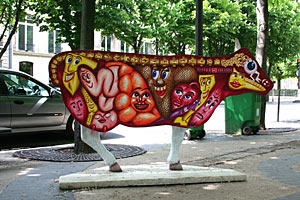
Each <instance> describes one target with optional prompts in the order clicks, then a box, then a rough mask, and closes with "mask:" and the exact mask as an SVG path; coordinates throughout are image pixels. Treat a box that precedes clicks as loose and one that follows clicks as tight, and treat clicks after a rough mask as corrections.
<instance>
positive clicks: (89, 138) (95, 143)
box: [80, 125, 122, 172]
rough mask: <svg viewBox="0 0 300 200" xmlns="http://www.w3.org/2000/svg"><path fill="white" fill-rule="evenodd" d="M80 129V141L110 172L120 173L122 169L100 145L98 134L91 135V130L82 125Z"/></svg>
mask: <svg viewBox="0 0 300 200" xmlns="http://www.w3.org/2000/svg"><path fill="white" fill-rule="evenodd" d="M80 127H81V139H82V141H83V142H84V143H86V144H87V145H89V146H90V147H92V148H93V149H94V150H95V151H96V152H97V153H98V154H99V155H100V156H101V157H102V158H103V160H104V161H105V162H106V164H107V165H108V166H109V171H111V172H121V171H122V169H121V167H120V165H119V164H118V163H117V161H116V158H115V157H114V155H113V154H112V153H110V152H109V151H108V150H107V149H106V148H105V146H104V145H103V144H102V143H101V140H100V134H99V133H98V132H97V131H94V132H93V133H91V132H92V130H91V129H89V128H86V127H84V126H82V125H80Z"/></svg>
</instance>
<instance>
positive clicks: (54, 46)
mask: <svg viewBox="0 0 300 200" xmlns="http://www.w3.org/2000/svg"><path fill="white" fill-rule="evenodd" d="M58 38H59V31H53V30H51V31H49V32H48V52H49V53H60V52H61V43H60V42H58Z"/></svg>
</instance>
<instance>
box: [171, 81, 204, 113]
mask: <svg viewBox="0 0 300 200" xmlns="http://www.w3.org/2000/svg"><path fill="white" fill-rule="evenodd" d="M199 94H200V90H199V84H198V83H197V82H192V83H190V84H187V83H183V84H179V85H177V86H176V87H175V88H174V91H173V93H172V102H173V103H172V109H173V110H176V109H178V108H182V107H184V106H187V105H189V104H191V103H193V102H194V101H195V100H196V99H197V98H198V97H199Z"/></svg>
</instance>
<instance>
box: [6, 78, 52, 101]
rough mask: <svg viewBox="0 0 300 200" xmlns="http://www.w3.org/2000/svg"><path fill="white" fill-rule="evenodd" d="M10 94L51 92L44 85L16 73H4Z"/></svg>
mask: <svg viewBox="0 0 300 200" xmlns="http://www.w3.org/2000/svg"><path fill="white" fill-rule="evenodd" d="M2 77H3V80H4V83H5V84H6V86H7V88H8V91H9V95H22V96H23V95H24V96H49V92H48V91H47V89H46V88H44V87H43V86H42V85H39V84H37V83H36V82H34V81H32V80H30V79H28V78H27V77H24V76H20V75H16V74H2Z"/></svg>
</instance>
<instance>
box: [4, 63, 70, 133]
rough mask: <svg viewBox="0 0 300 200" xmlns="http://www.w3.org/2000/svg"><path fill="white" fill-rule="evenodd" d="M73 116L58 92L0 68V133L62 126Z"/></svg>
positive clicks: (59, 127) (38, 82) (25, 76)
mask: <svg viewBox="0 0 300 200" xmlns="http://www.w3.org/2000/svg"><path fill="white" fill-rule="evenodd" d="M73 122H74V118H73V117H72V115H70V113H69V111H68V110H67V109H66V106H65V105H64V103H63V100H62V97H61V93H60V91H58V90H57V89H55V88H52V87H50V86H48V85H46V84H44V83H42V82H40V81H38V80H36V79H34V78H33V77H32V76H30V75H28V74H26V73H23V72H19V71H13V70H8V69H4V68H0V134H1V133H2V134H3V133H5V134H7V133H17V132H32V131H44V130H61V129H66V133H67V134H68V135H69V136H71V135H73V124H74V123H73Z"/></svg>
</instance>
